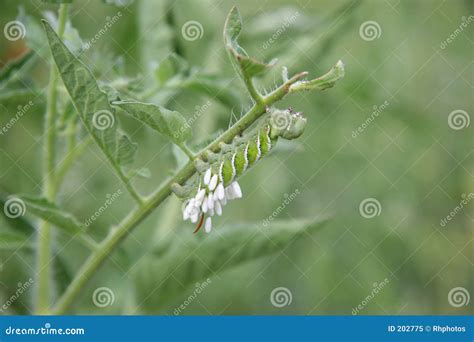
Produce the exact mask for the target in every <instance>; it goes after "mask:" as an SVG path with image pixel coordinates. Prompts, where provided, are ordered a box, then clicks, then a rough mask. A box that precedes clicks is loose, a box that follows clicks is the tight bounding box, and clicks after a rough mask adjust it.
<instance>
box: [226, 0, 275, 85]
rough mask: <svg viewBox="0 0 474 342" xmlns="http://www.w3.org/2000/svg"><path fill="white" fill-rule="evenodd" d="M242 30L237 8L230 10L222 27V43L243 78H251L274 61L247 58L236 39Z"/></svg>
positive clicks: (266, 68) (270, 65)
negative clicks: (267, 61) (266, 61)
mask: <svg viewBox="0 0 474 342" xmlns="http://www.w3.org/2000/svg"><path fill="white" fill-rule="evenodd" d="M241 30H242V18H241V16H240V13H239V11H238V9H237V7H235V6H234V7H232V9H231V10H230V12H229V14H228V16H227V19H226V22H225V25H224V43H225V46H226V49H227V51H228V52H229V54H230V56H231V61H232V63H234V65H236V66H237V67H238V69H239V70H240V72H241V73H242V74H243V77H245V78H252V77H254V76H257V75H259V74H262V73H263V72H264V71H266V70H268V69H269V68H270V67H272V66H273V65H274V64H275V63H276V60H272V61H271V62H270V63H263V62H260V61H258V60H256V59H254V58H252V57H249V55H248V54H247V52H246V51H245V50H244V49H243V48H242V47H241V46H240V45H239V43H238V42H237V38H238V37H239V35H240V31H241Z"/></svg>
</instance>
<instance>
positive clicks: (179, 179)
mask: <svg viewBox="0 0 474 342" xmlns="http://www.w3.org/2000/svg"><path fill="white" fill-rule="evenodd" d="M305 75H306V73H300V74H297V75H295V76H294V77H292V78H291V79H290V80H288V81H287V82H285V84H283V85H282V86H280V87H279V88H277V89H276V90H275V91H273V92H272V93H270V94H269V95H268V96H266V97H265V98H263V99H262V102H261V103H256V104H255V105H254V106H253V107H252V108H251V109H250V110H249V111H248V112H247V113H246V114H245V115H244V116H243V117H242V118H241V119H240V120H239V121H237V122H236V123H235V124H234V125H233V126H232V127H231V128H230V129H229V130H227V131H226V132H224V133H223V134H222V135H220V136H219V137H218V138H217V139H216V140H214V141H213V142H212V143H210V144H209V145H208V146H207V147H206V148H204V149H203V150H201V151H200V152H199V153H198V154H197V155H196V157H197V158H202V157H203V156H204V153H205V152H206V151H207V150H209V149H210V150H213V151H217V150H218V149H219V144H220V143H222V142H224V143H229V142H231V141H232V139H233V138H234V137H235V136H236V135H237V134H240V133H242V132H243V131H244V130H245V129H246V128H248V127H249V126H250V125H252V124H253V123H254V122H255V120H257V119H258V118H260V117H261V116H262V115H263V114H265V112H266V108H267V107H270V106H271V105H273V104H274V103H275V102H277V101H279V100H281V99H282V98H283V97H284V96H285V95H286V94H287V93H288V91H289V88H290V85H291V84H293V83H295V82H296V81H298V80H299V79H300V78H302V77H304V76H305ZM195 171H196V170H195V168H194V164H193V162H192V161H189V162H188V163H187V164H186V165H185V166H183V167H182V168H181V170H180V171H178V173H177V174H176V175H175V176H174V177H173V178H171V179H169V180H168V181H167V182H166V183H165V184H164V185H162V186H161V187H160V188H159V189H158V190H157V191H156V192H155V193H154V194H152V195H151V196H150V197H148V198H147V199H145V201H144V202H143V205H142V206H140V207H138V208H136V209H135V211H133V212H132V213H131V214H130V215H128V216H127V217H125V218H124V219H123V221H122V222H121V223H120V224H119V225H118V226H117V227H115V228H114V229H111V231H110V233H109V235H108V236H107V237H106V238H105V239H104V240H103V241H102V242H101V243H100V244H99V246H98V248H97V249H96V250H95V251H93V253H92V254H91V255H90V256H89V258H88V259H87V260H86V262H85V263H84V264H83V265H82V267H81V268H80V269H79V271H78V272H77V274H76V277H75V278H74V279H73V280H72V282H71V284H70V285H69V286H68V288H67V289H66V291H65V292H64V294H63V295H62V296H61V298H60V299H59V300H58V302H57V304H56V306H55V307H54V309H53V314H56V315H60V314H63V313H65V312H66V310H67V309H68V308H69V306H70V305H71V304H72V302H73V301H74V299H76V297H77V296H78V295H79V293H80V291H81V290H82V289H84V287H85V284H86V283H87V281H88V280H89V279H90V278H91V277H92V276H93V275H94V273H95V272H96V270H97V269H98V268H99V267H100V266H101V265H102V263H103V262H104V261H105V260H106V258H107V257H108V256H109V255H110V254H111V253H112V252H113V251H114V249H115V248H116V247H117V246H118V245H119V244H120V242H121V241H122V240H123V239H124V238H125V237H126V236H127V235H128V234H129V233H130V232H131V231H132V229H133V228H135V227H136V226H137V225H138V224H139V223H140V222H142V221H143V220H144V219H145V218H146V217H147V216H148V215H149V214H150V213H151V212H153V210H154V209H155V208H156V207H158V206H159V205H160V204H161V203H162V202H163V201H164V200H165V199H166V198H167V197H168V196H169V195H170V194H171V185H172V184H173V183H178V184H183V183H184V182H185V181H186V180H187V179H189V178H190V177H191V176H192V175H193V174H194V173H195Z"/></svg>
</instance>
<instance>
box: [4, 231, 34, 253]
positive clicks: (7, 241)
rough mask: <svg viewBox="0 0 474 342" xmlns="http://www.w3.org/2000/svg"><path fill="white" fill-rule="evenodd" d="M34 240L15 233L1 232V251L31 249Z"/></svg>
mask: <svg viewBox="0 0 474 342" xmlns="http://www.w3.org/2000/svg"><path fill="white" fill-rule="evenodd" d="M32 245H33V240H32V239H30V237H29V236H28V235H24V234H20V233H15V232H7V231H2V232H0V250H3V249H8V250H17V249H19V248H31V247H32Z"/></svg>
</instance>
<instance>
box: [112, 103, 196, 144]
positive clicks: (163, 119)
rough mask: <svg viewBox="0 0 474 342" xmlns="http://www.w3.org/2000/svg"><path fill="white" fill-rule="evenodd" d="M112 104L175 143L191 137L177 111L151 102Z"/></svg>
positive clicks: (189, 129)
mask: <svg viewBox="0 0 474 342" xmlns="http://www.w3.org/2000/svg"><path fill="white" fill-rule="evenodd" d="M112 104H113V105H115V106H118V107H120V108H122V109H123V110H124V111H125V112H126V113H128V114H129V115H130V116H132V117H133V118H135V119H136V120H138V121H140V122H141V123H143V124H145V125H147V126H148V127H150V128H151V129H153V130H155V131H157V132H159V133H161V134H163V135H165V136H166V137H168V138H169V139H170V140H171V141H173V142H174V143H176V144H180V143H182V142H183V141H185V140H187V139H189V138H190V137H191V128H190V127H189V125H188V124H187V122H186V120H185V118H184V117H183V116H182V115H181V113H179V112H176V111H171V110H169V109H166V108H164V107H161V106H158V105H156V104H153V103H145V102H138V101H115V102H113V103H112Z"/></svg>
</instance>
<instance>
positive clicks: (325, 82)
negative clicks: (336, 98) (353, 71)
mask: <svg viewBox="0 0 474 342" xmlns="http://www.w3.org/2000/svg"><path fill="white" fill-rule="evenodd" d="M343 77H344V63H342V61H338V62H337V63H336V65H335V66H333V67H332V68H331V70H329V71H328V72H327V73H326V74H324V75H323V76H321V77H318V78H315V79H313V80H311V81H298V82H295V83H293V84H292V85H291V86H290V93H293V92H296V91H301V90H324V89H327V88H331V87H333V86H334V85H335V84H336V82H337V81H338V80H340V79H341V78H343Z"/></svg>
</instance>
